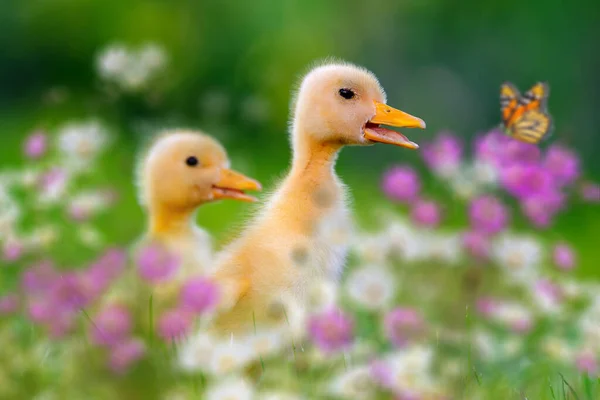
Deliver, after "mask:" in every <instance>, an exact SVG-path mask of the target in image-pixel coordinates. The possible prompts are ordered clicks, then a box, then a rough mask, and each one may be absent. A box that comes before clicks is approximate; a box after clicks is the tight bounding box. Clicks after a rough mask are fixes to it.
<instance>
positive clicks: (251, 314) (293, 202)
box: [215, 63, 425, 333]
mask: <svg viewBox="0 0 600 400" xmlns="http://www.w3.org/2000/svg"><path fill="white" fill-rule="evenodd" d="M381 125H389V126H394V127H405V128H425V122H424V121H423V120H421V119H420V118H417V117H414V116H411V115H409V114H407V113H405V112H402V111H400V110H397V109H394V108H392V107H390V106H388V105H386V96H385V93H384V91H383V89H382V87H381V86H380V84H379V82H378V81H377V78H376V77H375V76H374V75H373V74H372V73H370V72H369V71H367V70H365V69H363V68H361V67H357V66H354V65H352V64H347V63H331V64H326V65H322V66H319V67H317V68H314V69H313V70H312V71H310V72H309V73H308V74H307V75H306V76H305V77H304V79H303V80H302V83H301V85H300V88H299V91H298V93H297V96H296V98H295V101H294V111H293V120H292V123H291V144H292V151H293V157H292V162H291V169H290V171H289V173H288V175H287V177H286V178H285V179H284V180H283V181H282V182H281V184H280V185H279V187H278V188H277V190H276V191H275V193H274V194H273V195H272V196H271V197H270V199H269V200H268V202H267V204H266V205H265V206H264V208H263V209H262V211H261V212H260V213H259V214H258V215H257V217H256V218H255V219H254V220H253V221H252V222H251V223H250V224H249V225H248V227H247V228H246V229H245V231H244V232H243V233H242V234H241V236H240V237H239V238H238V239H237V240H235V241H233V242H232V243H231V244H230V245H229V246H227V247H226V248H225V249H224V250H223V251H222V253H221V254H220V255H219V256H218V257H217V261H216V267H215V268H216V278H217V280H218V281H219V282H220V283H221V285H222V287H223V290H224V292H223V299H224V303H223V304H222V307H223V308H222V312H221V313H220V315H219V316H218V317H217V320H216V321H215V322H216V325H215V327H216V329H218V330H222V331H225V332H232V333H233V332H234V331H237V330H240V329H247V328H248V324H253V323H254V324H255V323H256V321H260V322H265V323H268V322H269V321H270V319H271V317H270V314H271V311H272V310H273V309H277V308H278V307H273V305H274V304H277V302H278V301H279V300H277V299H278V298H280V297H282V296H283V297H287V296H292V297H294V298H296V299H299V302H300V303H301V304H306V301H307V299H308V297H309V296H310V287H311V284H312V282H318V281H319V280H332V281H337V280H338V279H339V276H340V274H341V271H342V268H343V265H344V263H345V257H346V253H347V242H348V241H349V240H350V237H348V230H349V229H350V227H351V226H352V224H351V213H350V211H349V208H348V196H347V190H346V188H345V186H344V184H343V183H342V182H341V181H340V179H339V178H338V176H337V175H336V173H335V171H334V166H335V161H336V158H337V155H338V153H339V151H340V149H341V148H342V147H343V146H345V145H357V146H368V145H372V144H374V143H386V144H392V145H396V146H401V147H405V148H409V149H417V148H418V146H417V144H415V143H413V142H412V141H410V140H408V139H407V138H406V136H404V135H403V134H401V133H399V132H397V131H394V130H390V129H387V128H384V127H382V126H381Z"/></svg>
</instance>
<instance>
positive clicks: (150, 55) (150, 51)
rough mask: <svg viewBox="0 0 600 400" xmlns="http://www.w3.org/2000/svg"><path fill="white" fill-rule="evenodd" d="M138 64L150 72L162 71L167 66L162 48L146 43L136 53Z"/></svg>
mask: <svg viewBox="0 0 600 400" xmlns="http://www.w3.org/2000/svg"><path fill="white" fill-rule="evenodd" d="M138 57H139V63H140V64H142V65H145V66H146V68H148V69H149V70H150V71H156V70H160V69H163V68H164V67H165V66H166V64H167V55H166V54H165V51H164V50H163V48H162V47H160V46H158V45H157V44H155V43H148V44H146V45H144V47H142V48H141V49H140V50H139V52H138Z"/></svg>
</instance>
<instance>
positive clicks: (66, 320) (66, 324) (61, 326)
mask: <svg viewBox="0 0 600 400" xmlns="http://www.w3.org/2000/svg"><path fill="white" fill-rule="evenodd" d="M75 316H76V314H75V313H73V312H70V311H65V310H59V311H58V312H56V313H55V315H53V316H52V319H51V320H49V321H47V322H46V328H47V330H48V334H49V335H50V338H52V339H61V338H63V337H65V336H66V335H67V334H69V333H71V332H72V331H73V329H74V328H75Z"/></svg>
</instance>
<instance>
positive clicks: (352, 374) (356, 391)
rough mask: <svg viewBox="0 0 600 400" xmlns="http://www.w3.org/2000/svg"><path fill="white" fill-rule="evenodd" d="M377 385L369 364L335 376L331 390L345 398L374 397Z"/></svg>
mask: <svg viewBox="0 0 600 400" xmlns="http://www.w3.org/2000/svg"><path fill="white" fill-rule="evenodd" d="M375 388H376V385H375V383H374V382H373V379H372V378H371V373H370V368H369V367H368V366H359V367H354V368H351V369H349V370H348V371H345V372H344V373H342V374H341V375H338V376H336V377H334V378H333V379H332V380H331V382H330V383H329V392H330V393H331V394H333V395H335V396H339V397H340V398H344V399H356V400H361V399H365V400H368V399H372V398H373V397H374V395H375Z"/></svg>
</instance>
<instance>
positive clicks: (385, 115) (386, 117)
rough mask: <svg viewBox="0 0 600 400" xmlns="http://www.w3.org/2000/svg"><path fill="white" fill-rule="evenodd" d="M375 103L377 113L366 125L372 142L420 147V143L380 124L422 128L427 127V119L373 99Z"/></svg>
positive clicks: (410, 147)
mask: <svg viewBox="0 0 600 400" xmlns="http://www.w3.org/2000/svg"><path fill="white" fill-rule="evenodd" d="M373 102H374V103H375V115H374V116H373V118H371V119H370V120H369V121H368V122H367V123H366V124H365V127H364V135H365V138H366V139H368V140H370V141H372V142H380V143H387V144H394V145H396V146H402V147H407V148H409V149H418V148H419V145H417V144H416V143H414V142H411V141H410V140H408V138H407V137H406V136H404V135H403V134H401V133H400V132H397V131H393V130H391V129H387V128H383V127H381V126H379V125H389V126H395V127H398V128H421V129H425V121H423V120H422V119H421V118H417V117H413V116H412V115H410V114H407V113H405V112H404V111H400V110H396V109H395V108H392V107H390V106H388V105H387V104H384V103H380V102H378V101H375V100H374V101H373Z"/></svg>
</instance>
